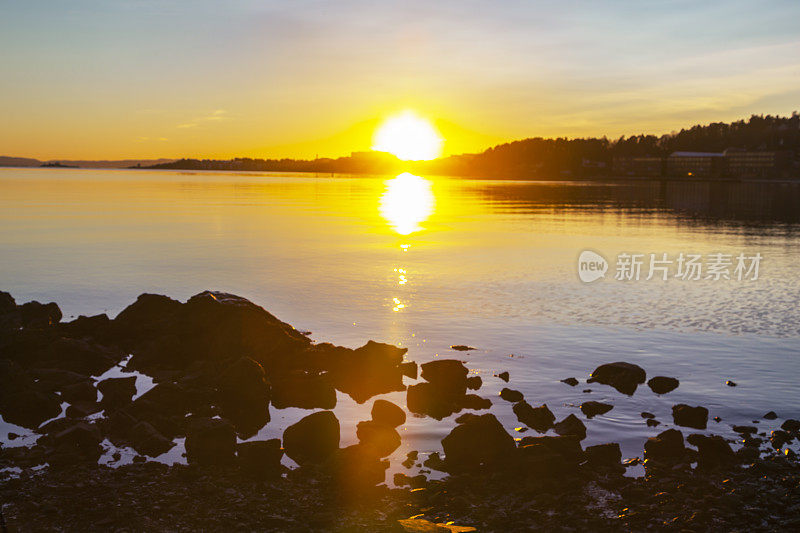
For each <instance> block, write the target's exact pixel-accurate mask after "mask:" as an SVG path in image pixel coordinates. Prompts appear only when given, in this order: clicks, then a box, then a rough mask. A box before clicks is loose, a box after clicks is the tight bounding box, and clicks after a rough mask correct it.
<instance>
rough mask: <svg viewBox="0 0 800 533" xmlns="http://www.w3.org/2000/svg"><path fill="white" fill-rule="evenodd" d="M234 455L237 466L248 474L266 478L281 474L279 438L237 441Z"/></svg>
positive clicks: (281, 455) (281, 452)
mask: <svg viewBox="0 0 800 533" xmlns="http://www.w3.org/2000/svg"><path fill="white" fill-rule="evenodd" d="M236 456H237V462H238V463H239V467H240V468H241V469H242V471H243V472H245V473H246V474H248V475H250V476H253V477H255V478H258V479H266V478H272V477H278V476H280V474H281V470H282V467H281V457H283V450H282V449H281V441H280V439H270V440H264V441H261V440H259V441H250V442H242V443H239V444H237V445H236Z"/></svg>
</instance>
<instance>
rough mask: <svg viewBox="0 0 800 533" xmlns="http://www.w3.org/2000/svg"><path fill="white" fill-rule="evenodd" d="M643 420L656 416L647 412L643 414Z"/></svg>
mask: <svg viewBox="0 0 800 533" xmlns="http://www.w3.org/2000/svg"><path fill="white" fill-rule="evenodd" d="M641 416H642V418H655V417H656V415H654V414H653V413H648V412H647V411H642V413H641Z"/></svg>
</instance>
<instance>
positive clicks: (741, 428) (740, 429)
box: [733, 426, 758, 435]
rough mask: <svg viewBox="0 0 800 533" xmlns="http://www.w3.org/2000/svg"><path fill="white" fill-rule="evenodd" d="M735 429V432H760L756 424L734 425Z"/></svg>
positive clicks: (744, 433)
mask: <svg viewBox="0 0 800 533" xmlns="http://www.w3.org/2000/svg"><path fill="white" fill-rule="evenodd" d="M733 431H734V432H735V433H741V434H743V435H747V434H750V433H756V432H758V428H757V427H755V426H733Z"/></svg>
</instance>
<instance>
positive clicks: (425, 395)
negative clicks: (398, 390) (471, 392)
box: [406, 383, 464, 420]
mask: <svg viewBox="0 0 800 533" xmlns="http://www.w3.org/2000/svg"><path fill="white" fill-rule="evenodd" d="M463 398H464V392H462V393H461V394H458V393H453V392H448V391H446V390H442V389H439V388H437V387H436V386H435V385H434V384H433V383H417V384H416V385H411V386H410V387H408V391H407V392H406V407H408V410H409V411H411V412H412V413H417V414H424V415H428V416H430V417H432V418H435V419H436V420H441V419H443V418H445V417H448V416H450V415H451V414H453V413H456V412H458V411H460V410H461V409H462V406H461V400H462V399H463Z"/></svg>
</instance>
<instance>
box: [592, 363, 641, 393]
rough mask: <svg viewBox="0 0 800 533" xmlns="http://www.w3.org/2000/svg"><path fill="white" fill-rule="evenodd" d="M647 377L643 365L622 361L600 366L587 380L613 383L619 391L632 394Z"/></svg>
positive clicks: (607, 383) (605, 383) (606, 383)
mask: <svg viewBox="0 0 800 533" xmlns="http://www.w3.org/2000/svg"><path fill="white" fill-rule="evenodd" d="M646 377H647V375H646V374H645V371H644V369H642V367H640V366H637V365H634V364H632V363H625V362H621V361H620V362H616V363H607V364H604V365H600V366H598V367H597V368H596V369H595V370H594V372H592V376H591V377H590V378H589V379H587V380H586V382H587V383H595V382H597V383H602V384H604V385H611V386H612V387H614V388H615V389H617V390H618V391H619V392H621V393H623V394H627V395H628V396H630V395H632V394H633V393H634V392H636V387H638V386H639V385H640V384H642V383H644V380H645V378H646Z"/></svg>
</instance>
